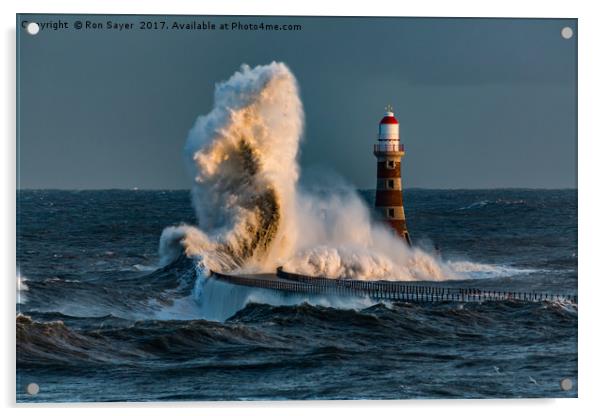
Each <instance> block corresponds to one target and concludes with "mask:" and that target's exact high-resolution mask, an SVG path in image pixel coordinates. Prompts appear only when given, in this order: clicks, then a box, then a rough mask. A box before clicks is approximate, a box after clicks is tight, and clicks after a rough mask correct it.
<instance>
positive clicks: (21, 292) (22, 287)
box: [17, 270, 29, 304]
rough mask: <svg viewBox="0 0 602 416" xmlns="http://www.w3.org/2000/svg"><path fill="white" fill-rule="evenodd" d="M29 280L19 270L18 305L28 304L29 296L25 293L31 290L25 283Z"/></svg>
mask: <svg viewBox="0 0 602 416" xmlns="http://www.w3.org/2000/svg"><path fill="white" fill-rule="evenodd" d="M26 281H27V279H26V278H25V276H23V275H22V274H21V272H20V271H19V270H17V304H24V303H26V302H27V295H26V293H25V292H27V291H28V290H29V287H28V286H27V284H26V283H25V282H26Z"/></svg>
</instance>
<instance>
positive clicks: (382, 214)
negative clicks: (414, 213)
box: [374, 105, 412, 245]
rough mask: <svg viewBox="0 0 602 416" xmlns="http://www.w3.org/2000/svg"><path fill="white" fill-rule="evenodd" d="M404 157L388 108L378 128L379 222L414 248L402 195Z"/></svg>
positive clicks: (377, 195)
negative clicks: (402, 160)
mask: <svg viewBox="0 0 602 416" xmlns="http://www.w3.org/2000/svg"><path fill="white" fill-rule="evenodd" d="M404 155H405V151H404V146H403V144H400V143H399V122H398V121H397V119H396V118H395V114H393V108H392V107H391V106H390V105H389V106H387V108H386V112H385V116H384V117H383V119H382V120H381V121H380V124H379V126H378V141H377V142H376V144H375V145H374V156H376V160H377V164H376V166H377V168H376V199H375V201H374V206H375V208H376V211H377V215H378V217H379V220H380V221H382V222H384V223H386V224H388V226H390V227H391V228H392V229H393V230H394V232H395V233H396V234H397V235H398V236H399V237H401V238H403V239H404V240H405V242H406V243H407V244H408V245H411V244H412V243H411V240H410V234H409V233H408V227H407V225H406V216H405V213H404V210H403V196H402V192H401V159H402V158H403V157H404Z"/></svg>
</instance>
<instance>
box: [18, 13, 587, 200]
mask: <svg viewBox="0 0 602 416" xmlns="http://www.w3.org/2000/svg"><path fill="white" fill-rule="evenodd" d="M19 19H21V20H26V21H36V22H42V23H44V22H49V23H52V22H58V21H59V20H60V21H62V22H67V23H68V25H69V28H68V29H59V30H52V29H43V30H41V31H40V32H39V33H38V34H37V35H35V36H31V35H29V34H27V32H26V31H25V30H24V29H21V23H20V20H19ZM17 20H18V22H17V28H18V29H17V82H18V85H17V136H18V137H17V169H18V172H17V178H18V187H19V188H22V189H46V188H52V189H107V188H126V189H129V188H135V187H136V188H140V189H186V188H189V187H190V183H191V178H190V177H189V175H188V172H187V170H186V168H185V165H184V159H183V158H184V156H183V147H184V143H185V140H186V136H187V134H188V131H189V129H190V128H191V127H192V125H193V123H194V121H195V119H196V118H197V117H198V116H199V115H202V114H206V113H208V112H209V111H211V108H212V106H213V90H214V86H215V84H216V83H217V82H220V81H223V80H226V79H228V78H229V77H230V76H231V75H232V74H233V73H234V72H235V71H237V70H238V69H239V68H240V66H241V64H249V65H251V66H255V65H260V64H267V63H270V62H272V61H281V62H284V63H286V64H287V65H288V66H289V68H290V69H291V71H292V72H293V73H294V75H295V76H296V78H297V80H298V82H299V87H300V91H301V98H302V101H303V105H304V110H305V133H304V138H303V141H302V144H301V149H300V157H299V163H300V166H301V172H302V173H301V175H302V178H304V177H311V176H312V174H316V173H317V174H328V173H329V172H330V173H332V174H333V175H337V176H339V177H340V178H343V179H344V180H345V181H346V182H348V183H349V184H352V185H353V186H355V187H358V188H362V189H367V188H374V187H375V182H376V160H375V157H374V155H373V154H372V144H373V143H374V142H375V140H376V135H377V132H378V122H379V120H380V118H381V117H382V115H383V112H384V107H385V105H387V104H391V105H392V106H393V108H394V111H395V115H396V117H397V119H398V120H399V123H400V133H401V141H402V142H403V143H404V144H405V146H406V157H405V158H404V160H403V163H404V164H403V183H404V187H406V188H408V187H410V188H413V187H420V188H440V189H441V188H500V187H520V188H576V187H577V20H576V19H459V18H450V19H442V18H361V17H358V18H337V17H269V18H268V17H245V18H243V17H227V16H223V17H217V16H204V17H203V16H196V17H192V16H152V17H151V16H146V17H140V16H119V17H117V16H110V17H107V16H101V15H96V16H82V15H63V16H58V15H54V16H53V15H20V16H18V17H17ZM78 20H79V21H84V22H85V21H86V20H93V21H97V22H104V23H106V21H107V20H111V21H113V22H121V23H126V22H131V23H133V24H134V29H131V30H122V31H119V30H115V29H112V30H108V29H103V30H91V29H87V30H86V29H82V30H77V29H74V22H76V21H78ZM140 21H152V22H155V21H156V22H160V21H165V22H166V25H167V26H171V25H172V24H173V22H175V21H176V22H179V23H188V22H192V21H196V22H203V21H204V22H208V21H209V22H211V23H214V24H216V25H217V26H219V24H220V23H231V22H233V21H236V22H240V23H242V24H245V23H257V24H258V23H261V22H263V23H265V24H268V23H278V24H288V23H290V24H299V25H301V27H302V28H301V30H297V31H287V32H283V31H277V32H274V31H233V30H228V31H220V30H205V31H203V30H140V29H139V28H138V26H139V22H140ZM566 26H568V27H571V28H572V29H573V32H574V36H573V37H572V38H570V39H565V38H563V37H562V36H561V30H562V28H564V27H566ZM324 172H326V173H324Z"/></svg>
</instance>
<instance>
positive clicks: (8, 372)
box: [0, 0, 602, 416]
mask: <svg viewBox="0 0 602 416" xmlns="http://www.w3.org/2000/svg"><path fill="white" fill-rule="evenodd" d="M0 7H1V8H2V14H0V19H1V20H2V26H3V27H2V28H3V32H2V33H3V42H2V57H3V58H4V59H3V62H4V64H3V65H2V68H1V71H2V82H3V84H4V88H3V91H4V92H5V96H4V98H3V100H2V101H1V106H2V109H3V111H2V126H4V140H2V146H3V147H2V152H1V154H2V157H3V158H4V160H3V162H4V163H2V169H1V172H2V173H1V175H2V183H3V185H4V186H3V188H4V195H3V196H4V198H3V201H2V204H0V210H1V214H2V215H1V218H2V221H3V225H4V226H3V227H2V230H4V232H3V233H2V234H3V238H2V246H1V247H0V255H1V256H2V262H1V263H0V264H2V265H3V271H4V273H2V279H3V285H4V286H3V289H4V290H3V295H4V305H3V308H2V311H3V315H4V316H3V321H4V323H5V325H4V328H5V330H4V331H2V344H1V345H2V347H3V354H2V362H3V366H2V368H3V370H4V371H3V374H2V378H1V379H0V380H1V381H0V383H1V392H2V398H3V400H2V403H3V404H4V406H7V407H13V408H14V407H15V406H16V405H15V309H14V308H15V306H14V305H15V287H16V282H15V280H16V279H15V276H16V270H15V267H16V266H15V184H16V144H15V137H16V130H15V117H16V113H15V94H16V93H15V91H16V84H15V83H16V78H15V66H16V65H15V43H16V37H15V33H16V32H15V20H16V18H15V14H16V13H81V14H88V13H98V14H106V13H115V14H191V15H195V14H203V15H210V14H224V15H227V14H230V15H329V16H383V15H389V16H433V17H435V16H445V17H550V18H552V17H558V18H578V19H579V23H578V25H579V27H578V33H577V36H578V39H579V71H578V73H579V89H578V91H579V99H578V102H579V113H578V117H579V122H578V126H579V127H578V128H579V138H578V145H579V147H578V157H579V160H578V187H579V301H580V305H579V306H580V313H579V383H578V384H579V397H580V398H579V399H543V400H539V399H537V400H533V399H525V400H427V401H424V400H411V401H353V402H341V401H335V402H329V401H303V402H292V401H291V402H218V403H215V402H178V403H153V404H140V403H137V404H123V403H118V404H97V405H96V404H93V405H79V404H76V405H17V406H16V407H19V408H25V410H24V411H25V413H30V412H32V413H33V412H35V411H36V410H42V411H43V412H44V414H48V415H54V414H56V415H65V414H78V415H79V414H81V413H82V408H85V409H86V410H85V412H86V413H89V414H90V415H104V414H105V413H106V412H107V409H108V408H110V409H111V410H109V411H110V412H111V413H113V412H115V409H116V408H122V409H124V410H125V409H127V410H130V411H136V412H140V411H143V412H144V413H145V414H148V415H163V414H164V413H165V412H166V411H167V409H166V408H177V411H178V412H182V413H186V414H195V415H198V413H199V408H202V409H203V410H201V412H203V413H207V412H210V413H213V414H232V413H237V414H238V413H240V414H243V413H244V414H245V415H252V416H253V415H261V416H266V415H268V414H270V415H271V414H274V415H276V414H278V415H280V414H282V412H283V411H284V412H286V414H287V415H301V414H306V413H308V412H312V413H317V414H330V413H332V412H333V411H339V412H345V414H346V416H347V415H362V416H364V414H365V413H366V411H367V410H368V409H372V408H376V411H378V412H379V413H380V414H379V416H381V414H382V415H384V414H396V415H397V414H399V413H400V412H401V411H403V412H409V413H414V414H416V413H420V415H421V416H422V415H430V414H437V415H442V414H444V416H451V415H462V416H466V415H472V414H475V415H479V416H482V415H483V413H484V412H487V414H488V416H489V415H506V414H507V413H508V412H512V413H515V412H521V413H522V412H529V413H535V412H537V413H540V412H545V413H546V415H548V414H549V415H556V414H558V415H563V416H564V415H567V414H582V413H593V412H595V409H596V408H598V411H599V409H600V408H602V403H601V402H602V400H601V399H600V397H601V396H602V394H600V393H599V392H598V391H597V387H598V385H599V383H597V381H598V380H597V379H598V377H600V374H601V372H602V371H601V370H602V369H601V367H600V354H601V352H600V348H599V347H600V338H601V337H600V334H599V324H598V320H597V318H598V315H599V314H600V310H599V309H598V308H596V304H597V303H600V300H599V299H597V298H596V297H597V296H599V294H600V293H601V290H600V289H601V285H600V281H601V279H602V273H600V271H599V263H598V261H597V256H598V255H599V254H598V251H599V249H598V239H599V236H600V235H601V234H600V231H601V229H600V207H601V206H602V204H601V199H602V198H601V197H600V195H601V192H600V190H599V189H598V186H596V185H597V183H598V177H597V175H598V174H600V173H601V172H600V169H599V166H600V163H599V162H598V159H599V157H600V156H599V155H600V154H601V152H600V142H601V141H602V131H601V122H600V120H601V119H602V114H601V113H602V109H601V106H600V103H599V101H600V98H599V95H600V93H601V92H602V91H601V89H600V77H601V76H602V64H601V54H600V50H602V48H601V47H600V45H599V43H600V42H599V41H600V40H602V30H601V28H602V24H601V22H600V20H601V18H602V15H601V14H600V11H599V10H598V9H599V8H598V7H597V5H596V2H594V1H587V2H585V1H582V2H579V3H577V2H576V1H573V2H570V1H568V0H565V1H557V0H550V1H545V2H528V1H525V0H521V1H519V0H505V1H497V2H495V3H494V2H491V1H489V2H485V1H471V0H455V1H445V0H429V1H420V2H418V1H411V2H402V1H394V0H381V1H379V2H377V3H373V2H362V3H352V2H351V1H349V0H347V1H345V0H331V1H330V2H328V3H327V2H324V1H317V0H303V1H298V2H296V3H294V4H286V2H282V1H278V0H263V1H260V0H257V1H252V0H246V1H245V0H230V1H228V2H225V1H223V0H221V1H220V0H203V1H197V2H192V1H189V0H188V1H187V0H146V1H144V2H138V1H131V2H125V1H122V2H117V1H109V0H104V1H103V0H87V1H86V2H82V1H75V0H53V1H52V2H49V1H44V0H27V1H25V0H21V1H19V2H17V1H16V0H15V1H10V0H8V1H6V0H5V1H3V2H1V3H0ZM140 407H144V409H143V410H141V409H139V408H140ZM335 409H336V410H335ZM14 410H15V409H12V410H10V413H11V414H12V412H13V411H14Z"/></svg>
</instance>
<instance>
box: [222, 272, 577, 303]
mask: <svg viewBox="0 0 602 416" xmlns="http://www.w3.org/2000/svg"><path fill="white" fill-rule="evenodd" d="M212 273H213V276H214V277H216V278H218V279H219V280H223V281H226V282H230V283H233V284H237V285H242V286H250V287H259V288H264V289H273V290H280V291H285V292H293V293H314V294H325V295H341V296H359V297H366V296H367V297H370V298H373V299H376V300H391V301H406V302H445V301H450V302H454V301H455V302H484V301H507V300H514V301H522V302H542V301H561V302H572V303H575V304H576V303H577V295H572V294H551V293H541V292H507V291H496V290H482V289H475V288H452V287H440V286H428V285H416V284H408V283H407V282H399V281H385V280H380V281H363V280H346V279H332V278H327V277H312V276H305V275H300V274H295V273H288V272H285V271H284V270H282V268H281V267H280V268H278V269H277V273H276V275H277V277H278V278H279V279H265V278H260V277H252V276H235V275H229V274H222V273H217V272H212Z"/></svg>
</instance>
